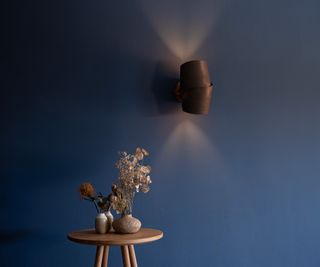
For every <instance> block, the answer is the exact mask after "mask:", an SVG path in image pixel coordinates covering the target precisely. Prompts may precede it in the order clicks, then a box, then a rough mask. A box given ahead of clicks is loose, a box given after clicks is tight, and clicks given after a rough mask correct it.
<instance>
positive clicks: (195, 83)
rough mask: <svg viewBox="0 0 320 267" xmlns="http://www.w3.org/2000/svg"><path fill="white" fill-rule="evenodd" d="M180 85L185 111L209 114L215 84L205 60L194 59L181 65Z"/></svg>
mask: <svg viewBox="0 0 320 267" xmlns="http://www.w3.org/2000/svg"><path fill="white" fill-rule="evenodd" d="M180 86H181V92H182V109H183V111H185V112H188V113H193V114H208V112H209V109H210V104H211V98H212V91H213V86H212V83H211V81H210V77H209V71H208V65H207V63H206V62H205V61H204V60H192V61H188V62H186V63H184V64H182V65H181V66H180Z"/></svg>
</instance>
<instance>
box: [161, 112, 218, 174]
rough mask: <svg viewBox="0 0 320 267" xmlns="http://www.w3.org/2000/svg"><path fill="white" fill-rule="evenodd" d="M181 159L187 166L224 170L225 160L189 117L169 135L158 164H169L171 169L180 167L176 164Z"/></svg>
mask: <svg viewBox="0 0 320 267" xmlns="http://www.w3.org/2000/svg"><path fill="white" fill-rule="evenodd" d="M186 116H190V115H186ZM191 116H192V115H191ZM181 161H182V162H183V164H184V165H185V166H187V168H196V169H197V170H198V169H200V168H204V169H208V167H209V169H210V171H218V172H221V171H224V162H223V159H222V157H221V155H220V153H219V151H218V150H217V148H216V147H215V145H214V144H213V143H212V142H211V141H210V139H209V138H208V136H207V135H206V134H205V132H203V131H202V130H201V128H199V127H198V126H197V124H196V123H195V122H193V121H192V120H191V119H189V118H185V119H183V120H182V121H181V122H180V123H179V124H177V126H176V127H175V129H174V130H173V131H172V132H171V134H170V135H169V136H168V138H167V139H166V141H165V143H164V144H163V147H162V150H161V152H160V154H159V155H158V161H157V162H156V165H157V166H167V167H168V168H169V169H171V167H172V168H175V167H178V168H179V166H175V164H179V162H180V163H181Z"/></svg>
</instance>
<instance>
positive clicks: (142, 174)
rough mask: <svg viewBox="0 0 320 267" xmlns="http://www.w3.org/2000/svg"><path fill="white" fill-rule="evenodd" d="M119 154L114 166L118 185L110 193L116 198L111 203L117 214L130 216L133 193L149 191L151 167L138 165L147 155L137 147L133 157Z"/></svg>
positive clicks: (113, 186)
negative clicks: (117, 174)
mask: <svg viewBox="0 0 320 267" xmlns="http://www.w3.org/2000/svg"><path fill="white" fill-rule="evenodd" d="M119 154H120V158H119V160H118V161H117V162H116V165H115V166H116V168H118V169H119V176H118V183H117V184H113V185H112V192H113V194H114V195H115V197H116V198H114V199H113V201H112V207H113V208H114V209H115V210H116V211H117V212H118V213H122V214H130V213H131V212H132V205H133V198H134V195H135V193H136V192H139V191H141V192H144V193H147V192H148V191H149V190H150V187H149V185H150V184H151V178H150V175H149V174H150V172H151V167H150V166H147V165H142V163H140V161H142V160H143V159H144V157H145V156H148V155H149V153H148V152H147V151H146V150H145V149H143V148H140V147H137V148H136V150H135V153H134V154H133V155H131V154H128V153H127V152H120V153H119Z"/></svg>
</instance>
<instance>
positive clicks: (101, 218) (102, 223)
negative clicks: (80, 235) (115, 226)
mask: <svg viewBox="0 0 320 267" xmlns="http://www.w3.org/2000/svg"><path fill="white" fill-rule="evenodd" d="M95 228H96V233H97V234H105V233H107V230H108V218H107V216H106V215H105V214H104V213H99V214H98V215H97V217H96V221H95Z"/></svg>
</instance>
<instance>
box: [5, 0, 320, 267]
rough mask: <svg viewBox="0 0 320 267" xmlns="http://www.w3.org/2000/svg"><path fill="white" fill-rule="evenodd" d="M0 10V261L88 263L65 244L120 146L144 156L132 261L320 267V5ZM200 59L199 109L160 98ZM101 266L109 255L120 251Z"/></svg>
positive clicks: (16, 6)
mask: <svg viewBox="0 0 320 267" xmlns="http://www.w3.org/2000/svg"><path fill="white" fill-rule="evenodd" d="M2 5H4V6H3V7H2V8H1V13H2V14H1V20H2V23H1V27H2V28H1V52H0V53H1V62H2V63H1V97H0V110H1V149H0V151H1V152H0V153H1V154H0V156H1V166H0V175H1V176H0V177H1V194H0V200H1V201H0V205H1V220H0V221H1V223H0V246H1V250H0V253H1V254H0V256H1V266H2V267H7V266H39V267H40V266H41V267H47V266H48V267H53V266H71V265H72V266H79V267H80V266H91V265H92V261H93V257H94V248H92V247H88V246H81V245H77V244H74V243H71V242H69V241H68V240H67V239H66V235H67V233H68V232H69V231H71V230H75V229H81V228H87V227H91V226H92V224H93V219H94V216H95V211H94V209H93V207H92V206H91V205H90V203H87V202H83V201H80V199H79V196H78V193H77V188H78V186H79V184H80V183H81V182H83V181H88V180H90V181H92V182H93V183H94V185H95V186H96V187H97V188H98V189H99V190H101V191H102V192H104V193H108V192H109V186H110V185H111V183H112V181H114V180H115V179H116V177H117V172H116V169H114V167H113V164H114V162H115V161H116V159H117V152H118V151H119V150H128V151H133V150H134V149H135V147H136V146H143V147H145V148H146V149H148V150H149V151H150V152H151V157H150V159H149V164H151V165H152V166H153V182H154V183H153V184H152V190H151V191H150V193H148V194H147V195H144V194H141V195H137V197H136V201H135V207H134V215H135V216H136V217H138V218H140V219H141V220H142V221H143V224H144V226H147V227H154V228H160V229H162V230H163V231H164V232H165V238H164V239H163V240H161V241H158V242H155V243H153V244H149V245H143V246H138V247H137V254H138V257H139V263H140V266H161V267H163V266H168V267H169V266H174V267H176V266H185V267H187V266H215V267H235V266H237V267H238V266H239V267H240V266H244V267H264V266H266V267H270V266H272V267H295V266H296V267H301V266H308V267H316V266H320V246H319V240H320V231H319V225H320V211H319V204H318V203H319V201H320V181H319V173H320V167H319V166H320V165H319V156H320V152H319V151H320V141H319V140H320V139H319V134H320V123H319V114H320V105H319V97H320V92H319V77H320V76H319V67H320V53H319V47H320V34H319V24H320V16H319V9H320V2H319V1H316V0H306V1H298V0H290V1H278V0H269V1H262V0H252V1H249V0H243V1H237V0H223V1H222V0H221V1H209V0H208V1H204V0H199V1H191V0H190V1H186V0H184V1H182V0H181V1H169V0H166V1H165V0H163V1H150V0H149V1H148V0H135V1H106V0H104V1H103V0H97V1H87V0H77V1H76V0H71V1H64V0H55V1H53V0H51V1H40V0H35V1H7V3H4V2H3V3H2ZM194 58H204V59H206V60H207V61H208V64H209V67H210V73H211V76H212V80H213V82H214V85H215V95H214V101H213V106H212V109H211V111H210V114H209V115H208V116H194V115H190V114H184V113H183V112H182V111H180V108H179V105H178V104H176V103H175V102H174V101H173V100H172V98H171V89H172V88H173V87H174V85H175V81H176V79H177V78H178V76H179V65H180V64H181V63H183V62H185V61H186V60H189V59H194ZM110 257H111V259H110V260H111V262H112V263H111V266H120V264H121V262H120V254H119V251H118V249H116V248H114V249H112V250H111V256H110Z"/></svg>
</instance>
